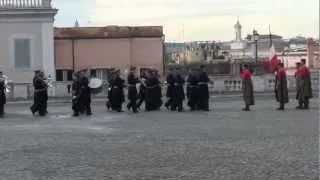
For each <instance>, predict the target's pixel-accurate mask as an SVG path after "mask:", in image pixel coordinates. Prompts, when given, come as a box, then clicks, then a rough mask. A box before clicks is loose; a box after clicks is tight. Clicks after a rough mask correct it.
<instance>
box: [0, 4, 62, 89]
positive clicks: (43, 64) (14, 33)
mask: <svg viewBox="0 0 320 180" xmlns="http://www.w3.org/2000/svg"><path fill="white" fill-rule="evenodd" d="M56 13H57V9H54V8H52V6H51V0H15V1H8V0H0V27H1V28H0V42H1V43H0V44H1V45H0V70H2V71H3V72H4V74H6V75H7V76H8V77H9V79H10V80H12V81H13V82H16V83H27V82H31V81H32V78H33V75H34V70H36V69H42V70H44V72H45V74H46V75H48V74H51V75H52V77H55V66H54V49H53V44H54V42H53V22H54V16H55V15H56ZM53 92H54V91H53Z"/></svg>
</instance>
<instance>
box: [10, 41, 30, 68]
mask: <svg viewBox="0 0 320 180" xmlns="http://www.w3.org/2000/svg"><path fill="white" fill-rule="evenodd" d="M30 51H31V48H30V39H15V40H14V63H15V64H14V65H15V68H30V64H31V63H30V61H31V52H30Z"/></svg>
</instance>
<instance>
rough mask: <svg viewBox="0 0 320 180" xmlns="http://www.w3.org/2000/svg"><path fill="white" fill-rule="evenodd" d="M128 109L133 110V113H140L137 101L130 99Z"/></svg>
mask: <svg viewBox="0 0 320 180" xmlns="http://www.w3.org/2000/svg"><path fill="white" fill-rule="evenodd" d="M127 108H128V109H129V110H130V109H131V108H132V111H133V112H135V113H136V112H138V110H137V109H138V107H137V99H130V100H129V103H128V104H127Z"/></svg>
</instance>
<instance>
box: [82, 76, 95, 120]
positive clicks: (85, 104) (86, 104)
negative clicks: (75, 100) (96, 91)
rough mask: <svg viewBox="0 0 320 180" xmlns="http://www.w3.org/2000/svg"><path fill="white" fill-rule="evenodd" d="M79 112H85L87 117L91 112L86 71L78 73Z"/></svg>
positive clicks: (89, 90)
mask: <svg viewBox="0 0 320 180" xmlns="http://www.w3.org/2000/svg"><path fill="white" fill-rule="evenodd" d="M79 83H80V102H81V109H80V112H81V111H82V112H83V111H85V112H86V114H87V115H88V116H90V115H92V111H91V89H90V87H89V78H88V77H87V70H82V71H80V79H79Z"/></svg>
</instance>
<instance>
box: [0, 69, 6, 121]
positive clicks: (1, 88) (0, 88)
mask: <svg viewBox="0 0 320 180" xmlns="http://www.w3.org/2000/svg"><path fill="white" fill-rule="evenodd" d="M5 90H6V85H5V78H4V77H3V74H2V72H1V71H0V118H2V117H3V116H4V105H5V104H6V94H5Z"/></svg>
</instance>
